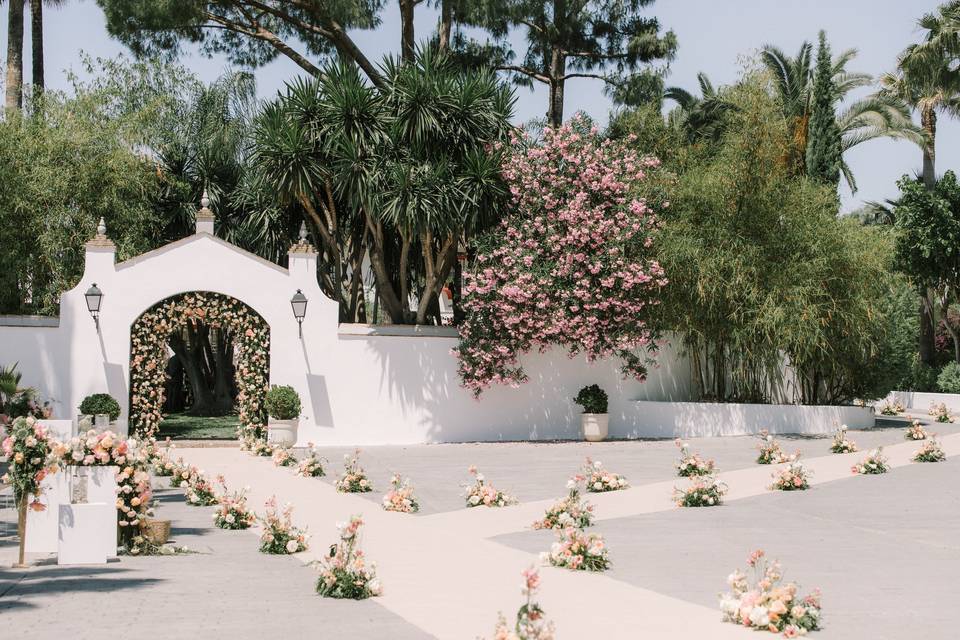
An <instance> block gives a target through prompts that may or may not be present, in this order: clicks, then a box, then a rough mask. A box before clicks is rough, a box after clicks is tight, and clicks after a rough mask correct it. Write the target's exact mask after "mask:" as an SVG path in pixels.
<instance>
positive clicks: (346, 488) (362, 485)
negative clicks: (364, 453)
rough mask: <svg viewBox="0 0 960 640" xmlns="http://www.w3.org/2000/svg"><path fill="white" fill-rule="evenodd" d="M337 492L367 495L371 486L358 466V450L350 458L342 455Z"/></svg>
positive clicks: (347, 455)
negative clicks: (341, 468) (340, 474)
mask: <svg viewBox="0 0 960 640" xmlns="http://www.w3.org/2000/svg"><path fill="white" fill-rule="evenodd" d="M337 491H339V492H340V493H369V492H370V491H373V485H372V484H371V483H370V479H369V478H367V472H366V471H364V470H363V467H361V466H360V449H356V450H355V451H354V452H353V455H352V456H351V455H350V454H349V453H345V454H344V455H343V475H342V476H340V477H339V478H338V479H337Z"/></svg>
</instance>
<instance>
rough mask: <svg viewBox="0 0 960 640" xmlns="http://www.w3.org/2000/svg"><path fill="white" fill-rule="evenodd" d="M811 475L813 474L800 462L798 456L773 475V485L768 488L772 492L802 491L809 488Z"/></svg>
mask: <svg viewBox="0 0 960 640" xmlns="http://www.w3.org/2000/svg"><path fill="white" fill-rule="evenodd" d="M812 475H813V472H812V471H809V470H807V468H806V467H804V466H803V463H802V462H800V456H795V457H794V458H793V459H792V460H791V461H790V465H789V466H788V467H787V468H786V469H780V470H779V471H775V472H774V473H773V484H772V485H771V486H770V488H771V489H773V490H774V491H803V490H805V489H809V488H810V476H812Z"/></svg>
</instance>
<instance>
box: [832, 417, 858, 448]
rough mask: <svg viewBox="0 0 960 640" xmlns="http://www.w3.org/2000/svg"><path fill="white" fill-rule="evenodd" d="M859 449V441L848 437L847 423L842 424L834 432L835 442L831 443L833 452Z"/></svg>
mask: <svg viewBox="0 0 960 640" xmlns="http://www.w3.org/2000/svg"><path fill="white" fill-rule="evenodd" d="M856 450H857V443H856V442H854V441H853V440H851V439H850V438H848V437H847V425H845V424H842V425H840V426H839V427H837V431H836V433H834V434H833V443H832V444H831V445H830V451H832V452H833V453H853V452H854V451H856Z"/></svg>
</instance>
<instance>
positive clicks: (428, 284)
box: [416, 231, 457, 324]
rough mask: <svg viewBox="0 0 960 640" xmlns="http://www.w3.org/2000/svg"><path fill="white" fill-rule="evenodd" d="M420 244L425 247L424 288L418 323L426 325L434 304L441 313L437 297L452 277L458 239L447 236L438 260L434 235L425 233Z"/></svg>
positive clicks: (418, 307)
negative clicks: (434, 250) (434, 251)
mask: <svg viewBox="0 0 960 640" xmlns="http://www.w3.org/2000/svg"><path fill="white" fill-rule="evenodd" d="M420 242H421V244H422V245H423V261H424V278H423V280H424V286H423V294H422V295H421V296H420V304H419V305H418V306H417V319H416V323H417V324H426V322H427V314H428V313H429V312H430V311H431V309H432V308H433V307H432V305H433V304H435V303H437V310H438V311H439V303H438V301H437V295H439V293H440V289H441V288H442V287H443V283H444V282H446V280H447V276H449V275H450V270H451V269H453V263H454V262H456V259H457V239H456V236H454V235H450V236H447V238H445V239H444V242H443V246H442V247H441V248H440V252H439V254H438V255H437V256H436V258H434V255H433V234H431V233H430V232H429V231H427V232H425V233H424V234H423V237H422V238H421V239H420Z"/></svg>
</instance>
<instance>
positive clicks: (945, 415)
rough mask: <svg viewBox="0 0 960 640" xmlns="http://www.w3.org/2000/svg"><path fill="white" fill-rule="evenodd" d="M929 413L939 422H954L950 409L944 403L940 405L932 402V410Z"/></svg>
mask: <svg viewBox="0 0 960 640" xmlns="http://www.w3.org/2000/svg"><path fill="white" fill-rule="evenodd" d="M927 413H929V414H930V415H931V416H933V418H934V420H936V421H937V422H944V423H946V422H953V415H952V414H951V413H950V409H948V408H947V405H946V403H944V402H941V403H939V404H937V403H934V402H931V403H930V410H929V411H928V412H927Z"/></svg>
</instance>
